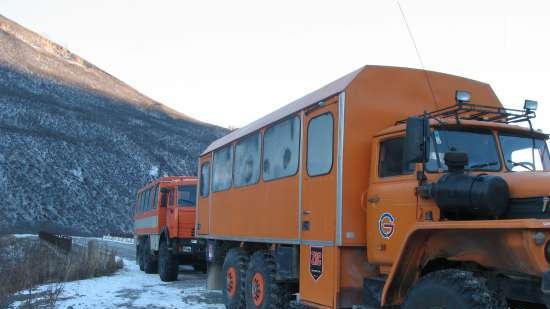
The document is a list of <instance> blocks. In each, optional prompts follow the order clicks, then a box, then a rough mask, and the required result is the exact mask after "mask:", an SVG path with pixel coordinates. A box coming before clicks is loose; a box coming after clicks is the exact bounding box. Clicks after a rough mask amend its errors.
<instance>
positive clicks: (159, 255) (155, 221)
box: [134, 176, 206, 281]
mask: <svg viewBox="0 0 550 309" xmlns="http://www.w3.org/2000/svg"><path fill="white" fill-rule="evenodd" d="M196 192H197V178H196V177H189V176H173V177H162V178H159V179H157V180H155V181H153V182H151V183H149V184H147V185H145V186H144V187H143V188H141V189H140V190H139V191H138V193H137V199H136V200H137V203H136V206H135V208H134V238H135V243H136V262H137V264H139V267H140V269H141V270H143V271H145V272H146V273H156V272H158V273H159V275H160V278H161V280H162V281H174V280H176V279H177V277H178V266H179V264H191V265H193V267H194V268H195V269H196V270H199V271H203V272H205V271H206V261H205V241H204V240H202V239H197V238H195V217H196V215H195V207H196Z"/></svg>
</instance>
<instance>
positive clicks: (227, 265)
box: [222, 248, 248, 309]
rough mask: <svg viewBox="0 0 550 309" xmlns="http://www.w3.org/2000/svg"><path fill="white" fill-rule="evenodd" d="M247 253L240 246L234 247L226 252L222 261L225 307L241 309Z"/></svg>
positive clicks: (243, 302) (242, 305)
mask: <svg viewBox="0 0 550 309" xmlns="http://www.w3.org/2000/svg"><path fill="white" fill-rule="evenodd" d="M247 264H248V255H247V254H246V252H245V251H244V250H243V249H241V248H234V249H231V250H229V251H228V252H227V255H226V256H225V260H224V261H223V268H222V274H223V276H225V280H223V289H222V291H223V299H224V302H225V307H226V308H227V309H242V308H244V307H245V301H244V282H245V281H244V280H245V276H246V267H247Z"/></svg>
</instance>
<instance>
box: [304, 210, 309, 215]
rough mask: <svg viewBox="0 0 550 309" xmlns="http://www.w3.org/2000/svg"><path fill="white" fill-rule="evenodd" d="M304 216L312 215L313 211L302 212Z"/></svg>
mask: <svg viewBox="0 0 550 309" xmlns="http://www.w3.org/2000/svg"><path fill="white" fill-rule="evenodd" d="M302 213H303V214H304V215H311V210H304V211H302Z"/></svg>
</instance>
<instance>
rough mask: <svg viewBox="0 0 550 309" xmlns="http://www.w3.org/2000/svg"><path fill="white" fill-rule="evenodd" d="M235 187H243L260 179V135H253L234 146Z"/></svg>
mask: <svg viewBox="0 0 550 309" xmlns="http://www.w3.org/2000/svg"><path fill="white" fill-rule="evenodd" d="M233 175H234V176H233V177H234V178H233V182H234V184H233V185H234V186H235V187H243V186H247V185H251V184H254V183H256V182H258V179H259V178H260V133H256V134H253V135H251V136H249V137H247V138H245V139H243V140H241V141H239V142H238V143H237V145H236V146H235V168H234V171H233Z"/></svg>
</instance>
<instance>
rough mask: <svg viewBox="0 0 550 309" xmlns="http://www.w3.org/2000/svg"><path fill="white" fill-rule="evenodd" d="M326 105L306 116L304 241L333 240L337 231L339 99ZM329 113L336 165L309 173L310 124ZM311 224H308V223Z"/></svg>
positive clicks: (303, 206)
mask: <svg viewBox="0 0 550 309" xmlns="http://www.w3.org/2000/svg"><path fill="white" fill-rule="evenodd" d="M326 104H328V105H327V106H325V107H322V108H318V109H315V110H314V111H312V112H310V113H308V114H307V115H306V116H305V117H304V124H305V125H304V144H303V145H304V146H303V147H304V151H303V157H302V179H303V182H302V221H303V222H306V226H304V227H302V241H331V242H333V241H334V240H335V235H336V174H337V173H336V171H337V157H338V156H337V153H336V148H337V147H336V145H337V141H338V105H337V100H336V99H333V100H327V101H326ZM327 113H329V114H330V115H332V119H333V123H334V125H333V138H332V140H333V143H332V144H333V147H332V152H333V155H332V158H333V162H332V168H331V169H330V171H329V172H328V174H326V175H319V176H309V175H308V170H307V156H308V152H309V151H310V149H307V148H308V147H307V144H308V142H307V141H308V126H309V123H310V121H311V120H312V119H315V118H316V117H318V116H320V115H324V114H327ZM307 225H308V226H307Z"/></svg>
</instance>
